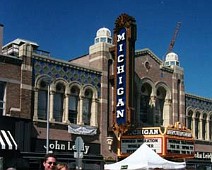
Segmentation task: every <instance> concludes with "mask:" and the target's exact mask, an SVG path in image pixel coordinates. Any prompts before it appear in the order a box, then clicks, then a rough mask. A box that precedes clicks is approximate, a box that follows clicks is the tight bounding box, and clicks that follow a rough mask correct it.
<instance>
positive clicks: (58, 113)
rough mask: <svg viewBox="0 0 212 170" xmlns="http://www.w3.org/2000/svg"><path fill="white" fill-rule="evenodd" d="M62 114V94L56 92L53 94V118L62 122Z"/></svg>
mask: <svg viewBox="0 0 212 170" xmlns="http://www.w3.org/2000/svg"><path fill="white" fill-rule="evenodd" d="M62 115H63V94H61V93H56V94H55V95H54V119H55V121H57V122H62Z"/></svg>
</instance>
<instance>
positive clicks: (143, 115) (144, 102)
mask: <svg viewBox="0 0 212 170" xmlns="http://www.w3.org/2000/svg"><path fill="white" fill-rule="evenodd" d="M151 92H152V87H151V86H150V85H149V84H148V83H144V84H143V85H142V87H141V97H140V114H139V118H138V119H139V120H138V124H143V126H145V125H150V124H152V123H153V119H152V115H151V112H150V111H151V108H150V105H149V101H150V95H151Z"/></svg>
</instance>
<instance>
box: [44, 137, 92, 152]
mask: <svg viewBox="0 0 212 170" xmlns="http://www.w3.org/2000/svg"><path fill="white" fill-rule="evenodd" d="M44 148H45V149H46V145H44ZM89 148H90V146H87V145H85V144H84V143H83V144H82V150H81V151H82V152H83V154H88V151H89ZM49 150H61V151H76V150H77V148H76V145H75V144H74V145H73V144H72V143H71V142H70V141H67V142H66V143H60V142H59V141H58V140H55V141H52V142H51V143H50V144H49Z"/></svg>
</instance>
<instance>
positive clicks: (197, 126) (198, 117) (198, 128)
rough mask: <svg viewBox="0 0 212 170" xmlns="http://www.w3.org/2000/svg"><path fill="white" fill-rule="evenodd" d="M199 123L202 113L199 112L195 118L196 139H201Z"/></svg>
mask: <svg viewBox="0 0 212 170" xmlns="http://www.w3.org/2000/svg"><path fill="white" fill-rule="evenodd" d="M199 122H200V113H199V112H197V113H196V117H195V137H196V139H199V132H200V126H199Z"/></svg>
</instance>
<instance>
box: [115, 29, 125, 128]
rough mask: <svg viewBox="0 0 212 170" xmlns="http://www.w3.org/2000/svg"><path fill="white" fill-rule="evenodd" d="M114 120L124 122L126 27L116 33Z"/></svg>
mask: <svg viewBox="0 0 212 170" xmlns="http://www.w3.org/2000/svg"><path fill="white" fill-rule="evenodd" d="M116 62H117V67H116V70H117V72H116V73H117V76H116V87H117V88H116V122H117V124H118V125H122V124H126V123H127V122H126V29H125V28H122V29H121V30H120V31H119V32H118V34H117V61H116Z"/></svg>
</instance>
